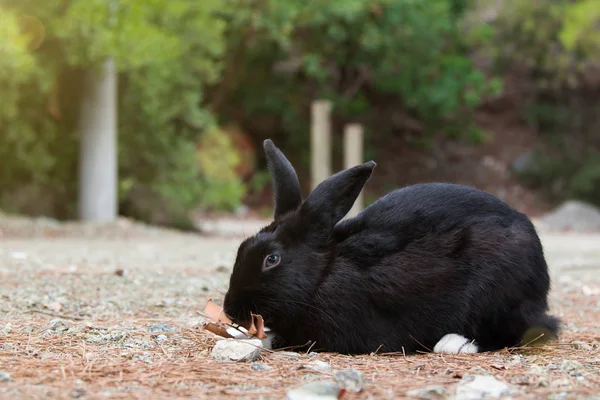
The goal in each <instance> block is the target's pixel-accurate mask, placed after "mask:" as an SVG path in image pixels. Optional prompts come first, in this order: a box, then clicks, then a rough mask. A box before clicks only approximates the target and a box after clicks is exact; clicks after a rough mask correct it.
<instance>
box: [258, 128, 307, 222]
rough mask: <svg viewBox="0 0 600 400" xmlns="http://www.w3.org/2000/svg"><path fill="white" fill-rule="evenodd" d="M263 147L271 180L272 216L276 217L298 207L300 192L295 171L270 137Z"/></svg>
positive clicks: (300, 202) (300, 198)
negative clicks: (272, 195)
mask: <svg viewBox="0 0 600 400" xmlns="http://www.w3.org/2000/svg"><path fill="white" fill-rule="evenodd" d="M263 148H264V150H265V155H266V158H267V167H268V168H269V172H270V173H271V180H272V182H273V192H274V197H275V198H274V203H275V204H274V218H277V217H279V216H280V215H283V214H286V213H288V212H290V211H294V210H296V209H297V208H298V207H300V204H302V192H301V191H300V182H299V181H298V176H297V175H296V171H295V170H294V167H293V166H292V164H291V163H290V162H289V161H288V159H287V158H286V157H285V156H284V155H283V153H282V152H281V150H279V149H278V148H277V147H275V145H274V144H273V141H271V139H267V140H265V141H264V143H263Z"/></svg>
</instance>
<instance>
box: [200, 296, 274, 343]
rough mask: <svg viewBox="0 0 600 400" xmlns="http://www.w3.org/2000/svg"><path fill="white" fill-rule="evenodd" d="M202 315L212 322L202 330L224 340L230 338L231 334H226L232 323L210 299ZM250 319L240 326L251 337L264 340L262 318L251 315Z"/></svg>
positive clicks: (263, 322) (265, 336) (265, 335)
mask: <svg viewBox="0 0 600 400" xmlns="http://www.w3.org/2000/svg"><path fill="white" fill-rule="evenodd" d="M204 314H206V315H207V316H208V317H209V318H210V319H212V320H213V321H215V322H214V323H213V322H209V323H206V324H204V326H203V327H204V329H206V330H208V331H210V332H212V333H214V334H216V335H219V336H222V337H226V338H231V337H233V336H231V334H229V332H227V326H232V324H233V321H231V319H230V318H229V317H228V316H227V315H226V314H225V313H224V312H223V308H222V307H220V306H219V305H217V304H215V303H214V302H213V301H212V299H209V300H208V302H207V303H206V307H205V308H204ZM251 316H252V319H251V320H250V322H249V324H247V325H240V326H242V327H243V328H245V329H246V330H247V331H248V333H249V334H250V335H252V336H256V337H257V338H259V339H266V338H267V334H266V333H265V321H264V320H263V317H262V316H260V315H258V314H251Z"/></svg>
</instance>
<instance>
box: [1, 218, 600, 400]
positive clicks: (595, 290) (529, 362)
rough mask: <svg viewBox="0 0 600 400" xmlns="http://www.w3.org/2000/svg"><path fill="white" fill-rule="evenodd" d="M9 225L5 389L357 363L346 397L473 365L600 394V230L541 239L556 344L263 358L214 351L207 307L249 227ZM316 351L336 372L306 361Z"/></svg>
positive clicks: (208, 392) (277, 375) (171, 393)
mask: <svg viewBox="0 0 600 400" xmlns="http://www.w3.org/2000/svg"><path fill="white" fill-rule="evenodd" d="M0 232H2V234H3V236H2V237H1V238H0V398H6V399H16V398H28V399H37V398H40V399H41V398H44V399H48V398H61V399H65V398H82V399H100V398H123V399H130V398H131V399H137V398H152V399H161V398H169V399H175V398H196V399H205V398H207V399H208V398H210V399H216V398H223V399H229V398H240V399H242V398H243V399H281V398H283V397H284V394H285V393H286V391H287V390H290V389H291V388H295V387H297V386H299V385H302V384H305V383H307V382H311V381H317V380H326V381H332V380H333V378H332V375H333V374H334V373H335V371H336V370H343V369H349V368H352V369H355V370H358V371H361V372H362V373H363V375H364V386H363V389H362V390H361V391H360V392H358V393H355V392H346V394H345V395H344V398H345V399H398V398H408V396H409V395H408V393H409V392H410V393H414V392H411V390H417V391H423V390H424V391H425V392H427V390H425V389H426V388H428V387H430V386H431V385H440V387H438V388H437V389H435V391H436V392H435V393H438V392H437V391H440V393H441V394H439V396H438V397H437V398H449V397H450V396H452V395H454V394H455V393H456V390H457V389H456V388H457V385H459V384H460V382H462V381H463V379H466V378H467V377H468V376H469V375H490V376H493V377H495V378H496V379H497V380H499V381H501V382H503V383H505V384H507V385H509V387H510V388H511V390H512V391H513V392H512V395H511V397H512V398H513V399H539V398H556V399H563V398H564V399H567V398H569V399H591V398H597V397H594V396H597V394H598V393H600V378H599V374H598V372H599V371H600V323H599V321H600V277H599V274H598V270H599V269H600V254H599V253H600V252H599V251H598V250H597V243H598V240H599V238H598V237H597V236H592V235H580V236H577V235H566V234H552V235H549V236H544V239H543V240H544V243H545V244H546V245H547V246H548V249H549V252H548V255H547V257H548V260H549V263H550V264H551V270H552V271H553V280H554V287H553V291H552V294H551V307H552V312H553V313H554V314H555V315H558V316H559V317H560V318H562V319H563V321H564V323H565V328H564V332H563V334H562V335H561V337H560V339H559V341H557V342H554V343H549V344H547V345H543V346H538V347H532V348H527V349H506V350H503V351H499V352H494V353H483V354H475V355H439V354H431V353H424V354H417V355H412V356H405V355H403V354H384V353H382V352H379V353H377V354H371V355H364V356H344V355H338V354H329V353H319V354H315V353H309V354H306V353H295V354H294V353H292V354H290V353H289V352H285V353H281V352H268V351H263V353H262V356H261V357H262V359H261V360H260V361H259V365H258V366H257V365H256V364H251V363H243V362H239V363H235V362H222V361H216V360H213V359H212V358H211V355H210V351H211V349H212V347H213V345H214V344H215V343H216V341H217V340H218V339H219V338H218V337H216V336H215V335H213V334H211V333H209V332H207V331H205V330H202V329H201V328H200V321H201V320H200V316H199V314H198V312H199V311H201V310H203V308H204V306H205V304H206V301H207V300H208V299H209V298H213V299H215V300H216V301H219V300H220V299H221V298H222V296H223V293H224V291H225V290H226V287H227V282H228V277H229V273H230V270H231V265H232V261H233V257H234V256H235V251H236V249H237V246H238V244H239V242H240V240H241V237H237V238H231V239H223V238H218V237H205V236H200V235H196V234H182V233H178V232H172V231H167V230H162V229H158V228H153V227H148V226H144V225H139V224H134V223H132V222H129V221H126V220H119V221H117V222H115V223H110V224H76V223H71V224H67V225H61V224H57V223H49V222H48V221H44V220H27V219H23V218H21V219H11V220H10V221H8V222H7V219H6V218H5V219H2V218H0ZM424 351H426V350H425V349H424ZM314 360H320V361H322V362H325V363H328V364H329V365H330V366H331V370H328V369H327V368H323V369H321V370H315V369H314V368H307V367H306V365H309V364H310V363H311V362H314ZM321 364H322V363H321ZM269 367H270V368H269ZM432 393H433V392H432ZM435 393H434V394H435ZM432 396H433V395H432ZM432 398H435V397H432Z"/></svg>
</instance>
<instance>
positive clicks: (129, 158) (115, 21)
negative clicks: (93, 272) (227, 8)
mask: <svg viewBox="0 0 600 400" xmlns="http://www.w3.org/2000/svg"><path fill="white" fill-rule="evenodd" d="M221 7H222V4H221V2H220V1H218V0H203V1H199V2H198V1H188V0H150V1H146V0H127V1H112V2H110V1H106V0H68V1H62V2H57V1H41V0H21V1H19V2H13V1H5V0H0V34H1V35H0V88H2V93H3V101H2V103H1V104H0V158H2V160H3V165H2V174H3V175H2V180H1V181H0V190H11V189H13V188H15V187H19V186H20V185H23V184H24V183H27V184H28V183H30V182H34V183H35V184H38V185H42V184H43V185H46V186H48V187H51V188H52V190H53V191H54V193H49V194H48V196H49V197H51V196H55V197H58V198H60V199H62V200H63V201H61V204H70V205H74V204H75V202H76V184H77V176H76V173H77V163H78V159H77V157H78V138H77V135H76V130H77V123H78V118H79V115H78V107H79V99H80V98H81V95H82V90H83V89H82V88H83V82H84V76H85V75H84V73H86V72H88V71H92V70H93V69H94V68H95V67H96V66H98V65H99V63H100V62H102V61H103V60H104V59H106V57H113V58H114V59H115V60H116V62H117V66H118V69H119V168H120V171H119V172H120V178H121V182H120V189H121V190H120V195H121V198H125V197H127V193H128V191H129V190H130V189H131V188H133V187H140V186H143V187H148V188H150V189H151V190H152V191H153V192H155V193H158V194H160V195H161V196H162V197H163V198H164V199H166V200H167V201H168V205H169V207H170V208H172V209H173V210H177V209H187V208H189V207H191V206H194V205H198V204H201V205H207V206H211V207H233V206H234V205H235V204H236V202H239V201H240V197H241V195H240V192H241V191H242V189H241V188H240V185H239V182H238V181H237V179H234V178H232V177H231V176H227V177H215V176H213V175H211V174H210V173H207V172H206V171H205V170H204V169H202V165H201V164H200V163H199V162H198V157H197V152H196V147H197V144H198V142H199V141H200V138H201V137H202V135H203V132H206V131H210V130H211V129H213V127H214V126H215V124H216V121H215V120H214V117H213V115H212V113H211V112H210V111H209V110H208V108H207V106H206V102H205V98H204V92H205V87H206V86H207V85H209V84H211V83H214V82H216V81H217V79H218V78H219V77H220V73H221V62H222V58H223V52H224V50H225V41H224V38H223V33H224V30H225V28H226V25H225V23H224V21H223V20H222V18H220V17H218V16H216V15H215V11H216V10H217V9H219V8H221ZM30 33H31V34H33V38H31V37H30V36H32V35H31V34H30ZM32 42H35V44H36V46H32V45H31V43H32ZM49 109H53V110H54V111H53V112H50V111H49ZM232 151H233V150H232ZM221 166H222V167H223V168H230V167H231V166H230V164H226V165H225V164H221ZM230 172H231V171H230ZM36 182H37V183H36ZM222 190H225V191H227V193H224V194H223V195H222V196H220V195H216V194H215V193H216V192H219V191H222ZM73 211H74V207H72V206H71V207H66V208H64V209H61V210H56V213H57V214H59V216H62V217H69V216H72V213H73Z"/></svg>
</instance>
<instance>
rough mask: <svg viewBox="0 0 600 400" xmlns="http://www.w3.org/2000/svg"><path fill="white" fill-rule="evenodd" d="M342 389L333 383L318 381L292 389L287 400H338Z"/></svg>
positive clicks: (287, 395)
mask: <svg viewBox="0 0 600 400" xmlns="http://www.w3.org/2000/svg"><path fill="white" fill-rule="evenodd" d="M340 390H341V389H340V387H339V386H338V385H336V384H335V383H333V382H328V381H317V382H311V383H307V384H306V385H302V386H299V387H297V388H294V389H291V390H289V391H288V392H287V394H286V397H285V398H286V400H337V399H338V397H339V395H340Z"/></svg>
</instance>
